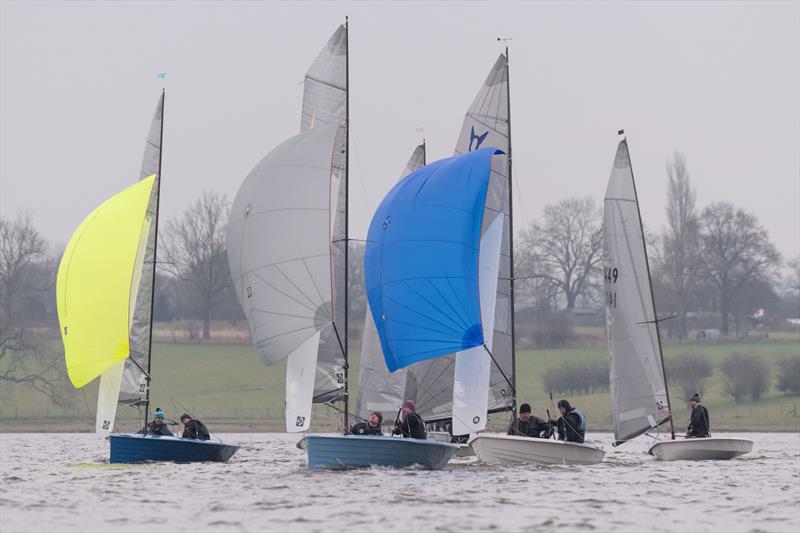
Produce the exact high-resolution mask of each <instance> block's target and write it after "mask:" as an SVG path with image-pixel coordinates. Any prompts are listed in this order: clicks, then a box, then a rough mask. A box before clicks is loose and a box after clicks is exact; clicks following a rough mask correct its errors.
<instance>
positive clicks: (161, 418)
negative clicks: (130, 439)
mask: <svg viewBox="0 0 800 533" xmlns="http://www.w3.org/2000/svg"><path fill="white" fill-rule="evenodd" d="M139 433H144V434H145V435H160V436H164V437H172V436H173V435H172V431H170V430H169V428H168V427H167V417H166V416H165V415H164V411H162V410H161V408H160V407H156V412H155V413H153V420H152V421H151V422H150V423H149V424H147V427H146V428H144V429H143V430H142V431H140V432H139Z"/></svg>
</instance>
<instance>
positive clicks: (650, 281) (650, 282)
mask: <svg viewBox="0 0 800 533" xmlns="http://www.w3.org/2000/svg"><path fill="white" fill-rule="evenodd" d="M623 131H624V130H620V132H623ZM622 142H624V143H625V148H626V150H625V151H626V152H627V153H628V164H629V165H630V167H631V177H633V164H632V163H631V152H630V150H628V149H627V148H628V139H627V137H623V139H622ZM632 181H633V197H634V198H635V199H636V212H637V214H638V215H639V228H640V229H641V232H642V246H643V247H644V264H645V265H646V266H647V283H648V285H649V286H650V301H651V302H652V304H653V314H654V315H655V316H654V317H653V323H654V324H655V326H656V339H657V340H658V355H659V357H661V375H662V377H663V379H664V392H666V395H667V406H671V405H672V402H670V400H669V385H667V371H666V368H665V366H664V350H663V348H662V347H661V331H660V329H659V327H658V312H657V311H656V298H655V295H654V294H653V277H652V276H651V275H650V259H649V258H648V257H647V242H646V241H645V237H644V223H643V222H642V211H641V209H639V194H638V193H637V192H636V179H633V180H632ZM669 409H670V413H669V430H670V433H671V434H672V440H675V425H674V423H673V420H672V407H669Z"/></svg>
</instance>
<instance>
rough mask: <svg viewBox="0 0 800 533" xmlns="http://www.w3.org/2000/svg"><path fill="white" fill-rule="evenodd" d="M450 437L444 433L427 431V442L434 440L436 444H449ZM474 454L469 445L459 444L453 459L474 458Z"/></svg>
mask: <svg viewBox="0 0 800 533" xmlns="http://www.w3.org/2000/svg"><path fill="white" fill-rule="evenodd" d="M451 438H452V437H451V436H450V434H449V433H447V432H446V431H428V440H435V441H438V442H450V439H451ZM474 456H475V452H474V451H473V449H472V448H471V447H470V445H469V444H459V445H458V451H457V452H456V454H455V456H454V457H474Z"/></svg>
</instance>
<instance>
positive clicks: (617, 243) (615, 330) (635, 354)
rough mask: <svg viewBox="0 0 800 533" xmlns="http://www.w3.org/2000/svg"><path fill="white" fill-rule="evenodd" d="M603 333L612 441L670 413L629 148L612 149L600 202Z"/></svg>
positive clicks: (625, 145)
mask: <svg viewBox="0 0 800 533" xmlns="http://www.w3.org/2000/svg"><path fill="white" fill-rule="evenodd" d="M604 217H605V219H604V224H605V247H606V250H605V251H606V265H605V271H604V278H605V299H606V333H607V335H608V355H609V372H610V378H611V410H612V413H613V416H614V437H615V438H616V440H617V442H624V441H626V440H630V439H632V438H634V437H636V436H637V435H641V434H642V433H644V432H646V431H647V430H648V429H650V428H652V427H654V426H656V425H657V424H659V423H660V422H661V421H663V419H664V416H666V414H667V413H668V412H669V405H668V400H667V389H666V385H665V383H664V369H663V366H662V365H663V359H662V354H661V344H660V341H659V335H658V323H657V322H656V318H657V317H656V311H655V305H654V303H653V298H652V292H651V286H650V273H649V269H648V265H647V250H646V243H645V239H644V235H643V232H642V222H641V215H640V213H639V203H638V198H637V196H636V185H635V183H634V180H633V170H632V168H631V161H630V154H629V153H628V143H627V141H625V140H623V141H621V142H620V143H619V146H618V147H617V153H616V156H615V157H614V164H613V166H612V168H611V177H610V178H609V180H608V188H607V189H606V196H605V203H604Z"/></svg>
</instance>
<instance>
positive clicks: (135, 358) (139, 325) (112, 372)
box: [95, 94, 164, 436]
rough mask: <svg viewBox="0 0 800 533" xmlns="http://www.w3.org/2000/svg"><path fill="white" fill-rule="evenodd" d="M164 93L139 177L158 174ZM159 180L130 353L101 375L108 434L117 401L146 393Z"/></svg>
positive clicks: (101, 429) (100, 402)
mask: <svg viewBox="0 0 800 533" xmlns="http://www.w3.org/2000/svg"><path fill="white" fill-rule="evenodd" d="M163 107H164V95H163V94H162V95H161V96H160V97H159V99H158V103H157V104H156V109H155V112H154V114H153V120H152V121H151V122H150V129H149V130H148V134H147V139H146V140H145V147H144V155H143V157H142V166H141V169H140V170H139V179H140V180H143V179H145V178H147V177H150V176H152V175H153V174H156V175H158V177H157V178H156V179H157V180H160V179H161V176H160V175H159V162H160V157H161V122H162V116H163ZM158 191H159V184H158V181H157V182H156V183H155V184H154V185H153V192H152V193H151V196H150V202H149V204H148V206H147V214H146V224H147V226H148V231H147V232H143V238H144V240H143V242H142V244H141V245H140V248H139V250H140V254H143V256H142V257H141V261H140V259H139V257H137V263H136V264H137V265H138V266H137V271H138V274H137V277H136V278H135V279H134V284H133V285H132V287H136V289H135V290H133V291H132V294H131V297H132V301H133V302H134V304H133V306H132V309H131V326H130V337H129V343H130V344H129V350H130V355H129V357H128V359H126V360H125V361H124V362H123V363H122V364H121V365H114V366H113V367H111V368H109V369H108V370H106V371H105V372H103V374H102V375H101V376H100V387H99V389H98V390H99V392H98V397H97V412H96V415H95V417H96V418H95V427H96V430H97V433H98V434H100V435H102V436H107V435H108V434H109V433H111V432H112V431H113V429H114V421H115V419H116V413H117V404H118V403H121V404H126V405H136V404H139V403H141V402H143V401H144V399H145V398H146V396H147V375H146V374H145V373H144V372H142V370H144V371H145V372H150V369H149V349H150V335H151V331H152V328H151V323H150V317H151V309H152V306H153V301H152V288H153V269H154V268H155V239H156V234H155V231H154V230H153V228H154V227H155V217H156V214H157V213H156V210H157V205H158Z"/></svg>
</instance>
